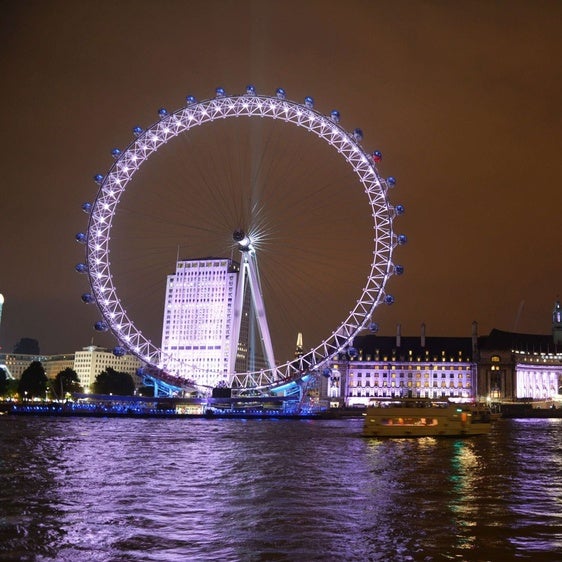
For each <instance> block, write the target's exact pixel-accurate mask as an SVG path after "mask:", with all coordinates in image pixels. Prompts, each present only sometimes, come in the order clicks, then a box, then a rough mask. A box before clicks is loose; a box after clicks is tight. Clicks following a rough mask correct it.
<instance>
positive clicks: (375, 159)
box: [372, 150, 382, 162]
mask: <svg viewBox="0 0 562 562" xmlns="http://www.w3.org/2000/svg"><path fill="white" fill-rule="evenodd" d="M372 157H373V162H380V161H381V160H382V152H381V151H380V150H375V152H373V154H372Z"/></svg>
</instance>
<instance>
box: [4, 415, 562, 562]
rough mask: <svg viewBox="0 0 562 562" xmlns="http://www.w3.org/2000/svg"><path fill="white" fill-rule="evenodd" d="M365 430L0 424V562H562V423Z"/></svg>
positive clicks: (104, 422) (19, 420)
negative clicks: (454, 433) (470, 433)
mask: <svg viewBox="0 0 562 562" xmlns="http://www.w3.org/2000/svg"><path fill="white" fill-rule="evenodd" d="M361 423H362V422H361V420H360V419H350V420H248V421H246V420H237V419H236V420H217V419H214V420H207V419H190V420H182V419H179V420H172V419H171V420H166V419H163V420H160V419H115V418H111V419H105V418H96V419H89V418H35V417H13V416H0V463H1V464H0V560H2V561H15V560H22V561H43V560H56V561H63V562H64V561H69V562H71V561H72V562H81V561H103V562H106V561H112V562H113V561H115V562H117V561H119V562H120V561H143V562H144V561H181V562H185V561H244V562H246V561H247V562H266V561H278V562H281V561H291V562H292V561H295V562H311V561H340V560H341V561H350V562H351V561H358V562H367V561H384V562H387V561H389V562H392V561H411V560H414V561H418V560H420V561H433V560H443V561H445V560H457V561H493V562H495V561H501V562H503V561H507V560H533V561H553V562H554V561H558V562H560V561H561V560H562V419H552V420H548V419H546V420H500V421H499V422H497V423H496V424H495V426H494V428H493V430H492V433H491V434H490V435H487V436H478V437H472V438H466V439H455V438H445V439H433V438H423V439H402V440H392V439H389V440H377V439H365V438H362V437H360V436H359V434H360V429H361Z"/></svg>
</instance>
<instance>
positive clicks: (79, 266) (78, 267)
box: [74, 263, 88, 273]
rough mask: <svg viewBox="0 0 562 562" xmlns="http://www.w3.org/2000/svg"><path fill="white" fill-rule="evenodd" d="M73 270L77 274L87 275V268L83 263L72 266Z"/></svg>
mask: <svg viewBox="0 0 562 562" xmlns="http://www.w3.org/2000/svg"><path fill="white" fill-rule="evenodd" d="M74 269H75V270H76V271H77V272H78V273H88V266H87V265H86V264H85V263H77V264H76V265H75V266H74Z"/></svg>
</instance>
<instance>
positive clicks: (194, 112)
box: [76, 86, 406, 388]
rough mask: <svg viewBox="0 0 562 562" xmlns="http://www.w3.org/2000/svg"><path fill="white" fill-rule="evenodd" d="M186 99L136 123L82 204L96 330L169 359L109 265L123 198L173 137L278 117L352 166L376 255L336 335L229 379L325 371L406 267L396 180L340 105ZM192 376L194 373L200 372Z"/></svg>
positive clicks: (156, 364)
mask: <svg viewBox="0 0 562 562" xmlns="http://www.w3.org/2000/svg"><path fill="white" fill-rule="evenodd" d="M186 100H187V104H186V106H185V107H183V108H181V109H179V110H177V111H175V112H173V113H168V112H167V111H166V110H165V109H161V110H160V111H159V117H160V119H159V120H158V121H157V122H156V123H154V124H153V125H151V126H150V127H148V128H147V129H146V130H142V129H141V128H139V127H135V129H134V130H133V132H134V134H135V138H134V140H133V141H132V142H131V143H130V144H129V145H128V146H127V147H126V148H125V149H124V150H123V151H119V150H117V149H114V150H113V157H114V159H115V162H114V164H113V165H112V167H111V168H110V170H109V171H108V173H107V175H105V176H102V175H98V176H96V177H95V180H96V182H97V183H98V184H99V191H98V194H97V197H96V199H95V201H94V203H93V204H90V203H85V204H84V205H83V209H84V210H85V211H86V212H88V213H89V224H88V229H87V232H86V233H79V234H78V235H77V236H76V238H77V240H78V242H81V243H83V244H85V247H86V260H85V263H80V264H78V265H77V266H76V269H77V270H78V271H79V272H81V273H87V275H88V278H89V283H90V287H91V293H86V294H84V295H82V300H83V301H84V302H95V303H96V305H97V306H98V308H99V311H100V312H101V315H102V318H103V320H101V321H100V322H98V323H97V324H96V329H98V330H110V331H111V332H112V333H113V334H114V336H115V337H116V338H117V340H118V341H119V342H120V345H119V346H118V347H116V348H115V353H117V354H120V353H124V352H125V350H128V351H130V352H131V353H133V354H134V355H136V356H137V357H138V358H139V359H141V360H142V361H143V362H145V363H147V364H148V365H149V366H152V367H153V368H154V369H153V372H155V373H158V369H159V368H160V367H161V366H162V365H163V364H164V363H166V362H167V361H166V358H165V357H164V356H163V352H162V350H161V349H160V348H159V347H157V346H156V345H154V344H153V343H152V342H150V341H149V340H148V339H147V338H145V337H144V336H143V334H142V333H141V332H140V331H139V330H138V329H137V327H136V326H135V324H134V322H133V320H132V319H131V318H129V316H128V314H127V312H126V311H125V309H124V308H123V306H122V304H121V301H120V298H119V296H118V290H117V287H116V286H115V283H114V280H113V277H112V274H111V270H110V240H111V228H112V222H113V217H114V214H115V212H116V209H117V207H118V205H119V201H120V198H121V196H122V194H123V193H124V192H125V190H126V188H127V185H128V184H129V182H130V181H131V180H132V179H133V177H134V175H135V173H136V172H137V171H138V170H139V168H140V167H141V166H142V164H143V163H144V162H145V161H146V160H147V159H148V158H149V157H150V156H151V155H152V154H154V153H155V152H156V151H157V150H158V149H159V148H160V147H162V146H163V145H164V144H166V143H167V142H169V141H171V140H172V139H174V137H177V136H178V135H181V134H185V133H188V132H189V131H190V130H191V129H193V128H195V127H198V126H200V125H203V124H205V123H209V122H212V121H216V120H220V119H230V118H239V117H246V118H262V119H263V118H265V119H275V120H279V121H282V122H285V123H287V124H291V125H294V126H296V127H301V128H304V129H306V130H307V131H309V132H310V133H313V134H314V135H316V136H317V137H318V138H319V139H321V140H322V141H324V142H326V143H327V144H328V145H330V146H331V147H332V148H333V150H334V154H338V155H340V156H341V157H342V158H344V159H345V161H346V162H347V164H348V165H349V166H350V167H351V168H352V170H353V172H354V173H355V176H356V177H357V183H358V185H359V186H361V187H362V189H363V191H364V193H365V195H366V200H367V201H368V204H369V205H370V207H371V211H372V219H373V233H374V234H373V258H372V263H371V266H370V272H369V275H368V277H367V280H366V282H365V285H364V287H363V289H362V291H361V293H360V295H359V298H358V299H357V301H356V304H355V306H354V308H353V309H352V310H351V311H350V312H349V314H348V316H347V317H346V318H345V319H344V320H343V322H342V323H341V324H340V325H339V326H338V327H336V328H335V330H334V331H333V332H332V334H331V336H330V337H328V338H327V339H325V340H324V341H322V342H321V343H319V344H318V345H317V346H316V347H314V348H313V349H311V350H310V351H308V352H307V353H304V354H303V355H302V356H301V357H298V358H297V359H294V360H292V361H289V362H287V363H285V364H283V365H277V366H275V367H274V368H271V369H267V370H262V371H259V372H247V373H236V374H232V377H231V384H232V386H233V387H239V388H246V387H258V388H263V387H275V386H280V385H282V384H284V383H287V382H288V381H294V380H298V379H299V378H302V377H303V376H304V375H306V374H307V373H310V372H312V371H314V372H315V373H321V372H322V371H323V370H324V371H325V370H326V369H327V365H328V363H329V361H330V359H331V358H333V357H334V356H335V355H337V354H339V353H341V352H343V351H346V350H347V351H349V349H350V347H351V346H352V342H353V338H354V337H355V336H356V335H357V334H358V333H359V332H360V331H362V330H364V329H371V330H376V329H377V328H376V324H374V323H373V320H372V318H373V311H374V310H375V308H376V307H377V305H379V304H380V303H381V302H386V303H387V304H391V303H392V302H393V300H394V299H393V297H392V296H391V295H389V294H387V293H386V292H385V286H386V283H387V281H388V279H389V277H390V276H391V275H393V274H400V273H402V271H403V268H402V267H401V266H399V265H395V264H393V261H392V255H393V250H394V248H395V247H396V246H397V245H399V244H403V243H405V242H406V237H405V236H404V235H402V234H401V235H397V234H395V232H394V230H393V220H394V218H395V217H396V216H397V215H399V214H401V213H402V212H403V211H404V208H403V206H402V205H396V206H393V205H392V204H391V203H390V201H389V197H388V194H389V190H390V188H392V187H393V186H394V184H395V180H394V178H392V177H389V178H386V179H383V178H382V177H381V176H380V175H379V173H378V171H377V167H376V162H378V160H380V157H381V155H380V153H379V152H378V151H377V152H374V153H368V152H366V151H365V150H364V149H363V147H362V145H361V141H362V139H363V134H362V132H361V130H360V129H355V130H353V131H347V130H345V129H344V128H343V127H342V126H341V125H340V116H339V113H338V112H337V111H332V112H331V113H330V114H329V115H324V114H322V113H320V112H318V111H317V110H316V109H315V108H314V102H313V99H312V98H310V97H307V98H305V100H304V103H297V102H294V101H290V100H288V99H287V98H286V94H285V91H284V90H283V89H282V88H279V89H278V90H277V91H276V93H275V95H274V96H267V95H258V94H257V93H256V91H255V88H254V87H253V86H248V87H247V89H246V93H245V94H243V95H227V94H226V93H225V91H224V90H223V89H222V88H217V89H216V95H215V97H214V98H213V99H208V100H205V101H201V102H198V101H196V100H195V98H193V97H192V96H188V97H187V98H186ZM164 375H166V374H165V373H162V376H164ZM168 375H172V379H173V375H174V374H173V373H169V374H168ZM193 378H196V373H195V372H194V374H193Z"/></svg>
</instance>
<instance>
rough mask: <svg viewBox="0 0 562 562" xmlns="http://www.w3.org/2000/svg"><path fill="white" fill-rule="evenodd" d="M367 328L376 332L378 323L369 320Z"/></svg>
mask: <svg viewBox="0 0 562 562" xmlns="http://www.w3.org/2000/svg"><path fill="white" fill-rule="evenodd" d="M369 330H370V331H371V332H373V333H374V334H376V333H377V332H378V331H379V325H378V324H377V323H376V322H371V323H370V324H369Z"/></svg>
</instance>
